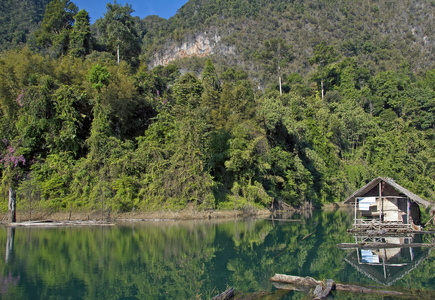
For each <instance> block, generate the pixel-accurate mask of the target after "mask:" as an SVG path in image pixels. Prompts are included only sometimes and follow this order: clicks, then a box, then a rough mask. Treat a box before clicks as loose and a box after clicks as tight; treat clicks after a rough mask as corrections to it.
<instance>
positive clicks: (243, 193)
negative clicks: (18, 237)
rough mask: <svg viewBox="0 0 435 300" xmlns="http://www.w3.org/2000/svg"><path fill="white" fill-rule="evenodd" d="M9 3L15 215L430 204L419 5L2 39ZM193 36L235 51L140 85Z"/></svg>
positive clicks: (237, 13) (256, 5)
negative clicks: (394, 191)
mask: <svg viewBox="0 0 435 300" xmlns="http://www.w3.org/2000/svg"><path fill="white" fill-rule="evenodd" d="M15 2H19V4H20V5H24V4H23V3H27V2H32V1H5V2H4V4H3V5H4V7H5V10H3V13H2V15H1V16H0V17H1V18H0V20H1V24H2V26H1V27H2V30H3V31H2V32H1V37H0V38H1V39H2V41H5V42H4V43H2V49H3V50H2V52H1V54H0V135H1V138H0V139H1V141H0V153H1V154H0V155H1V156H0V158H1V159H0V162H1V165H0V169H1V195H2V197H3V198H4V199H6V198H7V192H8V191H9V189H10V188H12V189H13V190H16V191H17V197H18V203H19V204H18V207H19V209H20V208H22V209H27V208H29V209H37V208H41V209H51V210H61V209H81V208H83V209H101V208H103V209H104V210H107V211H131V210H154V209H180V208H185V207H193V208H195V209H200V210H204V209H228V208H231V209H233V208H239V209H242V210H243V209H252V208H259V207H270V205H271V204H272V202H273V201H274V200H276V201H278V200H280V201H283V202H285V203H287V204H289V205H292V206H299V205H302V204H304V203H307V202H310V203H312V204H314V205H317V206H320V205H322V204H323V203H327V202H336V201H342V200H344V199H345V198H346V197H347V196H348V195H350V194H351V193H352V192H353V191H354V190H355V189H356V188H359V187H361V186H362V185H364V184H365V183H367V182H368V181H369V180H371V179H373V178H374V177H377V176H385V177H390V178H394V179H395V180H396V181H397V182H398V183H399V184H400V185H402V186H403V187H405V188H407V189H409V190H411V191H413V192H414V193H416V194H418V195H420V196H422V197H423V198H426V199H428V200H432V201H433V200H435V194H434V186H435V152H434V151H433V149H434V137H435V132H434V126H435V114H434V113H435V112H434V110H435V69H434V68H433V62H434V57H433V55H432V54H431V49H432V47H433V46H432V41H431V38H430V37H431V32H433V28H432V27H433V24H434V23H433V12H434V5H433V2H430V1H404V2H401V3H400V5H395V2H391V1H390V2H388V1H379V3H378V4H374V3H372V2H371V1H350V0H349V1H344V0H343V1H333V2H331V1H272V0H270V1H265V0H262V1H242V0H240V1H217V0H216V1H200V0H195V1H193V0H191V1H189V2H188V3H186V5H184V6H183V7H182V8H180V10H179V11H178V13H177V14H176V15H175V16H174V17H172V18H170V19H169V20H165V19H161V18H158V17H156V16H149V17H147V18H145V19H139V18H138V17H132V16H131V13H132V12H133V8H132V7H131V6H129V5H127V4H126V5H124V6H122V5H120V4H117V3H116V2H114V3H108V4H107V12H106V13H105V15H104V17H103V18H101V19H99V20H97V21H96V22H95V23H94V24H92V25H91V24H90V19H89V15H88V13H87V12H86V11H85V10H79V8H78V7H77V6H76V5H75V4H74V3H73V2H71V1H67V0H53V1H51V2H49V3H48V4H47V3H45V2H47V1H45V2H44V1H35V2H34V3H36V4H34V5H35V10H34V11H32V13H30V12H28V11H27V10H25V9H24V10H22V12H20V14H29V15H28V16H27V17H26V18H24V17H21V20H22V21H20V22H18V19H20V17H19V16H20V15H19V14H17V15H13V14H8V11H10V10H11V7H12V4H13V3H15ZM32 3H33V2H32ZM17 5H18V4H17ZM38 5H39V6H38ZM27 7H29V8H31V7H34V6H27ZM41 7H43V9H42V8H41ZM198 7H201V8H202V9H201V10H198ZM213 7H214V8H213ZM8 9H9V10H8ZM42 11H44V12H43V13H42ZM398 16H400V18H399V17H398ZM409 16H412V18H411V17H409ZM402 21H403V22H402ZM405 21H406V22H405ZM14 22H15V23H14ZM3 24H15V25H14V26H12V25H11V27H10V28H9V27H8V26H3ZM406 26H408V27H406ZM8 28H9V29H8ZM195 28H196V29H195ZM207 28H209V30H210V31H213V30H217V31H225V29H226V32H228V34H226V35H225V36H223V37H222V39H221V40H222V43H225V44H227V45H232V46H234V47H235V49H236V51H235V52H234V53H232V54H231V55H230V56H227V57H226V56H219V55H218V54H216V53H215V54H213V53H212V54H210V56H207V57H191V58H184V59H181V60H178V61H172V62H171V63H169V64H167V65H165V66H157V67H154V68H150V67H148V66H149V65H150V62H151V60H152V53H155V52H156V51H157V52H158V51H163V50H164V47H165V45H166V43H167V42H168V41H180V40H183V39H184V38H187V37H188V36H190V35H193V34H195V30H199V31H205V30H207ZM410 28H414V29H415V30H414V31H412V30H411V29H410ZM257 29H258V30H257ZM320 29H321V30H320ZM8 30H9V31H8ZM20 30H21V31H22V32H21V33H19V31H20ZM428 35H429V38H427V36H428ZM425 36H426V37H425ZM153 51H154V52H153ZM6 206H7V201H2V202H1V204H0V208H1V209H3V210H5V209H6Z"/></svg>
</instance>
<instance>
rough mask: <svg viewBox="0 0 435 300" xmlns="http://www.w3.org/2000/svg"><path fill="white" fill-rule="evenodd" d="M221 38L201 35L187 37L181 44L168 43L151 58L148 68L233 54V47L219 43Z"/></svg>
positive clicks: (212, 35)
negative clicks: (214, 55)
mask: <svg viewBox="0 0 435 300" xmlns="http://www.w3.org/2000/svg"><path fill="white" fill-rule="evenodd" d="M220 40H221V37H220V35H218V34H217V33H215V34H211V33H207V32H204V33H201V34H197V35H195V36H191V37H187V38H186V40H185V41H183V42H181V43H176V42H172V43H168V44H166V45H164V47H163V48H162V50H160V51H159V52H157V53H155V54H154V55H153V56H152V59H151V61H150V62H149V66H150V67H151V68H154V67H156V66H158V65H162V66H165V65H167V64H169V63H170V62H171V61H173V60H178V59H182V58H185V57H192V56H198V57H203V56H208V55H210V54H214V53H219V54H224V55H228V54H234V53H235V47H234V46H225V45H223V44H221V43H220Z"/></svg>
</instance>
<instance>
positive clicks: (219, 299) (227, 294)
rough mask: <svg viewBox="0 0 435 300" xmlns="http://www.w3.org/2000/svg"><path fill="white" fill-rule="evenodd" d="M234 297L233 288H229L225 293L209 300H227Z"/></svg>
mask: <svg viewBox="0 0 435 300" xmlns="http://www.w3.org/2000/svg"><path fill="white" fill-rule="evenodd" d="M233 297H234V288H233V287H230V288H229V289H228V290H226V291H225V292H223V293H221V294H219V295H217V296H215V297H213V298H211V300H229V299H231V298H233Z"/></svg>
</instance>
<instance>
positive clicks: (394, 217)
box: [384, 199, 403, 222]
mask: <svg viewBox="0 0 435 300" xmlns="http://www.w3.org/2000/svg"><path fill="white" fill-rule="evenodd" d="M384 221H394V222H397V221H401V222H403V219H402V217H401V213H400V212H399V209H398V207H397V199H384Z"/></svg>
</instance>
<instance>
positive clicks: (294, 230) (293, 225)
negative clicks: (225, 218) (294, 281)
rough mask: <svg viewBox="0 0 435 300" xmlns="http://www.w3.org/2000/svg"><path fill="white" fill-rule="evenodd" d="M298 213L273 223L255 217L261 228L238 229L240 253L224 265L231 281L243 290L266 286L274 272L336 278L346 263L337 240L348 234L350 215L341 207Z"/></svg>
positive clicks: (237, 244)
mask: <svg viewBox="0 0 435 300" xmlns="http://www.w3.org/2000/svg"><path fill="white" fill-rule="evenodd" d="M301 217H302V219H301V221H300V222H280V221H274V224H275V227H273V225H272V224H273V222H272V221H258V222H256V223H255V224H256V226H257V227H260V228H256V230H255V231H253V233H252V234H240V233H239V235H240V236H241V240H240V241H238V242H237V243H235V245H236V246H238V249H239V251H240V253H236V254H235V256H234V258H233V259H230V260H229V262H228V265H227V268H228V270H229V271H231V276H230V282H232V285H234V286H236V287H240V288H241V289H242V290H245V289H246V291H255V290H259V289H266V290H267V289H270V283H269V278H270V277H272V276H273V274H274V273H284V274H292V275H300V276H307V275H310V276H313V277H314V276H316V277H318V278H335V277H336V275H337V274H338V273H339V272H340V270H342V269H343V267H344V264H345V263H344V261H343V258H344V255H345V253H342V252H340V250H339V249H338V248H337V247H336V244H337V243H338V242H339V241H343V238H346V236H348V234H347V228H348V227H349V224H350V222H351V217H350V216H349V215H348V214H347V212H343V211H336V212H320V211H315V212H314V213H313V216H312V218H307V219H305V218H303V216H301ZM238 226H239V227H240V224H239V225H238ZM258 237H261V239H262V241H261V242H258V241H260V239H259V238H258ZM350 238H351V237H349V239H350ZM254 241H255V242H254ZM217 255H218V254H217ZM326 276H329V277H326Z"/></svg>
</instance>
